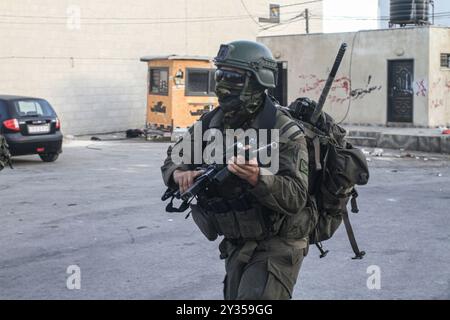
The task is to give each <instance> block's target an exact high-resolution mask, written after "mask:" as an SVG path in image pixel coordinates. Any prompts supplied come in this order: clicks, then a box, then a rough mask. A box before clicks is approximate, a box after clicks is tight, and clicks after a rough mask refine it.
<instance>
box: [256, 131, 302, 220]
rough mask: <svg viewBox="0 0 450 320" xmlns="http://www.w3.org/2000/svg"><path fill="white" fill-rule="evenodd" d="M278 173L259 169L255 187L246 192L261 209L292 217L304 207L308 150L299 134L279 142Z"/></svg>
mask: <svg viewBox="0 0 450 320" xmlns="http://www.w3.org/2000/svg"><path fill="white" fill-rule="evenodd" d="M279 157H280V158H279V170H278V172H277V173H276V174H271V173H270V172H269V171H268V170H267V169H264V168H261V169H260V176H259V180H258V183H257V185H256V186H255V187H254V188H252V189H251V190H250V192H251V193H252V194H253V195H254V196H255V197H256V198H257V199H258V201H259V202H260V203H261V204H262V205H263V206H265V207H267V208H269V209H271V210H274V211H277V212H280V213H283V214H286V215H294V214H297V213H298V212H300V211H301V210H302V209H303V208H304V207H305V205H306V202H307V194H308V151H307V146H306V140H305V137H304V136H303V135H301V136H298V137H297V138H296V139H295V140H290V139H289V140H288V141H287V142H285V143H280V150H279Z"/></svg>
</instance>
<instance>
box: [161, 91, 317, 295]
mask: <svg viewBox="0 0 450 320" xmlns="http://www.w3.org/2000/svg"><path fill="white" fill-rule="evenodd" d="M262 98H263V99H262V101H263V103H262V104H261V105H260V106H259V108H257V109H256V110H257V111H256V112H255V113H254V114H252V116H251V117H249V119H248V120H247V121H245V122H244V123H242V124H241V125H240V126H239V128H242V129H244V130H245V129H248V128H254V129H256V130H260V129H278V130H279V135H280V141H279V170H278V172H277V173H276V174H262V173H263V172H264V171H265V170H267V169H265V168H264V167H260V175H259V179H258V182H257V184H256V186H254V187H253V186H251V185H250V184H248V183H245V182H244V181H243V180H242V179H240V178H239V177H237V176H235V175H231V177H230V178H229V179H228V180H226V181H225V182H224V183H223V184H222V185H219V186H215V187H214V188H211V189H210V190H208V192H207V193H206V194H204V195H203V196H201V197H199V199H198V205H199V206H200V207H201V208H202V209H203V210H204V212H205V213H206V214H207V215H208V216H209V217H211V218H212V219H213V224H214V225H215V227H216V228H217V230H218V234H219V235H223V236H224V239H223V240H222V242H221V243H220V245H219V249H220V257H221V258H222V259H225V269H226V276H225V280H224V298H225V299H227V300H234V299H252V300H253V299H290V298H291V297H292V291H293V288H294V285H295V283H296V280H297V277H298V273H299V270H300V266H301V264H302V261H303V257H304V256H306V254H307V249H308V234H309V232H310V231H311V228H312V226H313V225H314V223H315V222H314V221H313V220H314V215H313V214H312V212H313V209H312V205H311V202H310V201H309V197H308V151H307V146H306V140H305V137H304V134H303V132H302V130H301V129H300V128H299V127H298V126H297V125H296V124H295V122H294V121H293V120H292V119H291V118H290V117H289V116H287V115H286V114H284V113H283V112H282V111H280V110H279V109H277V108H276V106H275V105H274V103H273V102H272V100H271V99H270V98H269V97H268V96H266V94H264V95H263V97H262ZM201 120H202V121H203V122H206V123H207V125H206V126H205V127H204V128H203V129H204V130H205V129H208V128H216V129H219V130H221V131H222V132H223V131H224V129H225V127H226V126H225V125H224V112H223V110H221V107H219V108H217V109H216V110H214V111H212V112H210V113H208V114H206V115H204V116H203V117H202V118H201ZM192 131H193V129H192V128H191V129H190V132H192ZM203 147H205V146H203ZM171 154H172V147H169V149H168V152H167V158H166V160H165V162H164V165H163V166H162V168H161V169H162V175H163V179H164V182H165V184H166V185H167V186H169V187H172V188H173V187H176V185H175V183H174V181H173V177H172V175H173V172H174V171H175V170H176V169H179V170H194V169H195V168H196V167H197V166H196V165H186V164H178V165H176V164H174V162H173V161H172V157H171ZM266 173H267V172H266ZM242 202H244V203H246V206H244V207H243V206H242Z"/></svg>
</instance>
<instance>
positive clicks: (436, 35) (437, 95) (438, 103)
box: [428, 28, 450, 126]
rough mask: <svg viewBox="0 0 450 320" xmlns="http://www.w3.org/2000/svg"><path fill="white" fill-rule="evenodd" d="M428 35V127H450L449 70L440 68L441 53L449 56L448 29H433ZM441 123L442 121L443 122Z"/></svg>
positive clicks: (449, 38)
mask: <svg viewBox="0 0 450 320" xmlns="http://www.w3.org/2000/svg"><path fill="white" fill-rule="evenodd" d="M431 30H432V32H431V34H430V39H431V40H430V79H429V96H428V103H429V118H430V125H432V126H439V125H442V124H446V125H448V126H450V68H441V66H440V65H441V61H440V60H441V59H440V58H441V53H448V54H450V28H433V29H431ZM445 119H446V121H447V122H445V121H443V120H445Z"/></svg>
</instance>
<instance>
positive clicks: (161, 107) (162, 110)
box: [150, 101, 167, 113]
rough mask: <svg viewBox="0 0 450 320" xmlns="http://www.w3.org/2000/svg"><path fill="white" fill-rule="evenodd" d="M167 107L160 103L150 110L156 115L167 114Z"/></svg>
mask: <svg viewBox="0 0 450 320" xmlns="http://www.w3.org/2000/svg"><path fill="white" fill-rule="evenodd" d="M166 109H167V108H166V106H165V105H163V103H162V101H158V102H157V103H156V104H155V105H154V106H153V107H152V108H151V109H150V110H151V111H152V112H155V113H166Z"/></svg>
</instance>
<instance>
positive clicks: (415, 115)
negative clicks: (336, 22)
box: [259, 27, 450, 127]
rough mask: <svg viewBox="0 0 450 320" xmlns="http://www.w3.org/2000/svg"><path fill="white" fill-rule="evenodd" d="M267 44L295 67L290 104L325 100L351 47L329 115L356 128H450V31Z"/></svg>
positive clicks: (409, 30)
mask: <svg viewBox="0 0 450 320" xmlns="http://www.w3.org/2000/svg"><path fill="white" fill-rule="evenodd" d="M259 41H261V42H262V43H264V44H266V45H267V46H268V47H269V48H271V49H272V51H273V52H275V55H276V57H277V58H278V60H280V61H284V62H285V63H286V64H287V70H288V76H287V79H288V80H287V84H286V85H287V87H288V90H287V91H288V100H289V101H293V100H295V99H296V98H297V97H301V96H306V97H309V98H312V99H314V100H318V98H319V96H320V93H321V90H322V88H323V86H324V84H325V81H326V78H327V76H328V73H329V72H330V69H331V66H332V64H333V61H334V58H335V56H336V53H337V50H338V48H339V46H340V44H341V43H342V42H346V43H347V44H348V49H347V53H346V55H345V57H344V60H343V62H342V65H341V67H340V69H339V72H338V75H337V77H336V79H335V82H334V85H333V88H332V90H331V92H330V95H329V97H328V99H327V102H326V105H325V111H326V112H329V113H330V114H331V115H332V116H333V117H335V119H336V120H337V121H342V122H344V123H348V124H370V125H373V124H375V125H389V124H393V125H407V126H420V127H436V126H448V125H450V28H444V27H412V28H401V29H385V30H373V31H361V32H356V33H335V34H316V35H297V36H277V37H261V38H259Z"/></svg>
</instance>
